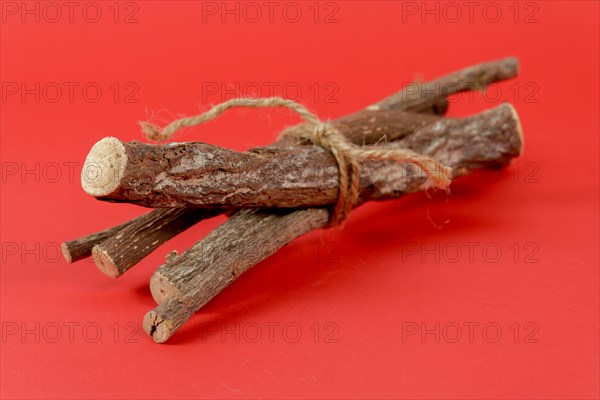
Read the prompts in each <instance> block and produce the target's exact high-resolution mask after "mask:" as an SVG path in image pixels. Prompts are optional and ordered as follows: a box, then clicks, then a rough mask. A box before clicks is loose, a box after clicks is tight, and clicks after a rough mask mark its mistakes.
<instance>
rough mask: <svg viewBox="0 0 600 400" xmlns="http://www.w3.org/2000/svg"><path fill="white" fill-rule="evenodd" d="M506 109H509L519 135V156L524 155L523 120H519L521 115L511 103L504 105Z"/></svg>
mask: <svg viewBox="0 0 600 400" xmlns="http://www.w3.org/2000/svg"><path fill="white" fill-rule="evenodd" d="M503 106H504V107H506V108H508V110H509V111H510V113H511V115H512V118H513V120H514V122H515V132H516V133H517V137H518V138H519V155H520V156H521V155H523V150H524V148H525V137H524V136H523V127H522V126H521V119H520V118H519V114H517V110H516V109H515V108H514V107H513V105H512V104H510V103H504V104H503Z"/></svg>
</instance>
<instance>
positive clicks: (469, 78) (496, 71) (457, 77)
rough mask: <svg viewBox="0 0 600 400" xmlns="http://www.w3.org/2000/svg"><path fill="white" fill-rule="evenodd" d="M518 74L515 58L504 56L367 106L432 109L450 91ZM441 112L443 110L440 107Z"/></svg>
mask: <svg viewBox="0 0 600 400" xmlns="http://www.w3.org/2000/svg"><path fill="white" fill-rule="evenodd" d="M518 73H519V60H518V59H517V58H516V57H508V58H504V59H501V60H496V61H490V62H486V63H482V64H478V65H474V66H472V67H469V68H465V69H463V70H460V71H457V72H453V73H451V74H448V75H445V76H442V77H440V78H437V79H434V80H432V81H429V82H424V83H418V82H415V83H413V84H411V85H408V86H407V87H406V88H404V89H403V90H402V91H400V92H398V93H397V94H395V95H392V96H390V97H388V98H386V99H384V100H382V101H380V102H378V103H375V104H374V105H373V106H371V107H369V108H368V109H389V108H390V107H392V108H394V109H401V110H405V111H414V112H423V111H425V110H431V109H432V108H433V109H434V110H435V109H436V104H437V105H438V106H437V107H439V105H440V104H443V103H441V102H442V101H443V100H445V99H446V97H447V96H448V95H450V94H453V93H458V92H463V91H467V90H478V89H483V88H485V87H486V86H488V85H489V84H491V83H494V82H499V81H503V80H506V79H510V78H513V77H515V76H517V75H518ZM444 111H445V110H444Z"/></svg>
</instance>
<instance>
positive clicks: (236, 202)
mask: <svg viewBox="0 0 600 400" xmlns="http://www.w3.org/2000/svg"><path fill="white" fill-rule="evenodd" d="M346 120H347V121H348V123H345V122H343V121H346ZM438 120H440V118H439V117H437V116H432V115H426V114H417V113H407V112H402V111H363V112H360V113H357V114H355V115H353V116H352V117H350V118H344V119H340V120H338V121H337V122H336V123H335V125H336V127H337V128H338V129H339V131H340V133H342V134H343V135H344V136H345V137H346V138H348V139H349V141H351V142H352V143H358V144H363V143H365V144H371V143H376V142H380V141H382V140H384V141H393V140H397V139H399V138H402V137H404V136H406V135H408V134H411V133H413V132H414V131H415V130H418V129H419V128H421V127H423V126H426V125H427V124H430V123H433V122H435V121H438ZM294 129H295V130H306V129H311V128H309V127H307V126H306V125H305V124H302V125H299V126H297V127H294ZM86 165H94V166H96V168H97V170H99V171H110V172H109V173H108V175H109V176H110V177H111V178H110V179H97V178H96V179H94V182H87V184H85V185H84V188H85V189H86V191H87V192H88V194H91V195H95V196H96V197H97V198H98V199H100V200H107V201H117V202H128V203H134V204H138V205H142V206H146V207H185V206H194V207H202V208H215V207H217V208H258V207H265V208H267V207H298V206H305V207H306V206H319V205H324V204H331V203H333V202H335V198H336V194H337V186H338V172H337V166H336V165H337V164H336V163H335V159H334V158H333V156H332V155H331V153H330V152H329V151H327V150H325V149H323V148H322V147H319V146H315V145H304V146H299V145H298V144H297V143H296V142H295V141H294V140H293V139H289V138H285V139H283V140H280V141H278V142H277V143H276V144H274V145H271V146H269V147H260V148H255V149H252V150H249V151H247V152H238V151H234V150H229V149H224V148H221V147H218V146H214V145H211V144H208V143H201V142H185V143H172V144H167V145H164V146H158V145H152V144H145V143H140V142H131V143H127V142H121V141H120V140H118V139H116V138H104V139H102V140H101V141H100V142H98V143H96V145H94V147H93V148H92V150H91V151H90V154H89V155H88V157H87V159H86ZM86 169H88V168H86V167H84V170H86ZM113 178H114V180H113ZM95 183H98V184H95ZM107 192H108V193H107Z"/></svg>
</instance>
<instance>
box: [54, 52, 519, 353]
mask: <svg viewBox="0 0 600 400" xmlns="http://www.w3.org/2000/svg"><path fill="white" fill-rule="evenodd" d="M518 68H519V64H518V60H517V59H515V58H506V59H502V60H497V61H492V62H488V63H483V64H479V65H476V66H472V67H469V68H466V69H464V70H461V71H458V72H455V73H452V74H449V75H447V76H444V77H441V78H438V79H436V80H433V81H430V82H425V83H418V84H414V85H410V86H408V87H406V88H405V89H404V90H402V91H400V92H398V93H396V94H394V95H392V96H390V97H388V98H386V99H384V100H382V101H380V102H378V103H376V104H373V105H371V106H368V107H366V108H365V109H363V110H361V111H358V112H356V113H354V114H350V115H348V116H344V117H342V118H339V119H336V120H333V121H330V122H329V123H328V126H332V127H334V129H335V132H336V135H341V136H343V138H344V140H345V141H346V142H347V143H349V144H351V145H352V146H353V147H352V148H360V149H361V151H363V152H365V153H366V154H371V153H369V152H378V153H377V154H380V153H382V152H383V153H385V154H387V153H390V152H391V153H394V154H397V153H400V154H417V155H419V157H425V158H426V159H431V160H434V162H435V163H436V164H437V165H443V167H444V168H445V171H446V172H448V173H449V174H450V178H451V179H456V178H458V177H460V176H463V175H466V174H469V173H470V172H471V171H473V170H474V169H478V168H498V167H502V166H506V165H507V164H508V163H510V160H511V159H512V158H514V157H517V156H519V155H520V154H521V152H522V147H523V137H522V132H521V127H520V123H519V119H518V116H517V114H516V111H515V110H514V108H513V107H512V106H511V105H510V104H508V103H503V104H501V105H499V106H496V107H494V108H491V109H489V110H485V111H483V112H481V113H479V114H475V115H473V116H469V117H465V118H445V117H443V115H444V114H445V112H446V110H447V108H448V96H449V95H451V94H453V93H457V92H462V91H468V90H478V89H482V88H484V87H486V86H487V85H489V84H492V83H494V82H498V81H502V80H505V79H509V78H512V77H515V76H516V75H517V73H518ZM188 121H189V120H188ZM312 128H313V126H312V125H311V124H310V123H308V122H307V123H303V124H300V125H297V126H296V127H293V129H294V131H295V132H296V133H298V132H300V133H302V132H303V131H311V130H312ZM152 134H153V135H155V136H156V135H157V134H158V135H160V134H161V132H160V131H153V132H152ZM299 137H302V135H298V134H296V135H285V134H284V135H282V136H281V137H280V138H279V140H277V141H276V142H274V143H273V144H272V145H270V146H268V147H260V148H254V149H251V150H248V151H245V152H237V151H232V150H228V149H224V148H220V147H217V146H213V145H210V144H207V143H200V142H184V143H170V144H162V145H159V144H147V143H140V142H129V143H126V142H122V141H120V140H118V139H116V138H105V139H102V140H101V141H99V142H98V143H96V144H95V145H94V146H93V148H92V149H91V151H90V153H89V154H88V156H87V159H86V162H85V165H84V168H83V171H84V172H83V173H82V186H83V188H84V190H85V191H86V192H87V193H88V194H90V195H92V196H94V197H95V198H97V199H98V200H103V201H110V202H128V203H134V204H138V205H141V206H145V207H151V208H154V209H153V210H152V211H150V212H148V213H147V214H144V215H141V216H139V217H137V218H135V219H133V220H131V221H127V222H125V223H123V224H121V225H118V226H115V227H112V228H109V229H106V230H104V231H100V232H97V233H93V234H90V235H87V236H84V237H81V238H78V239H76V240H73V241H69V242H65V243H63V244H62V251H63V255H64V257H65V259H66V260H67V261H68V262H75V261H78V260H81V259H84V258H86V257H89V256H91V257H92V258H93V260H94V263H95V264H96V265H97V266H98V268H99V269H100V271H102V272H103V273H104V274H106V275H108V276H110V277H119V276H121V275H122V274H124V273H125V272H126V271H127V270H129V269H130V268H131V267H132V266H134V265H135V264H137V263H139V262H140V261H141V260H142V259H143V258H144V257H146V256H147V255H148V254H150V253H151V252H152V251H154V250H155V249H156V248H158V247H159V246H160V245H162V244H163V243H165V242H166V241H168V240H169V239H171V238H173V237H174V236H176V235H178V234H180V233H182V232H183V231H185V230H186V229H187V228H189V227H191V226H193V225H194V224H196V223H198V222H200V221H202V220H204V219H207V218H211V217H214V216H217V215H221V214H224V213H227V214H228V216H229V218H228V220H227V221H226V222H225V223H223V224H222V225H220V226H218V227H217V228H216V229H215V230H213V231H212V232H211V233H209V234H208V235H207V236H206V237H205V238H204V239H202V240H200V241H199V242H197V243H196V244H195V245H194V246H193V247H191V248H190V249H189V250H187V251H185V252H183V253H182V254H180V255H177V254H176V253H175V252H172V253H170V254H169V255H167V257H166V262H165V263H164V264H163V265H161V266H160V267H158V269H157V270H156V271H155V272H154V274H153V275H152V277H151V279H150V290H151V293H152V296H153V298H154V299H155V300H156V302H157V303H158V306H157V307H156V308H155V309H153V310H151V311H149V312H148V313H147V314H146V315H145V317H144V319H143V328H144V330H145V331H146V332H147V333H148V335H150V336H151V337H152V339H153V340H154V341H155V342H158V343H163V342H165V341H167V340H168V339H169V338H170V337H171V336H172V335H173V334H174V333H175V332H176V331H177V329H179V328H180V327H181V326H182V325H183V324H184V323H185V322H186V321H187V320H188V319H189V318H190V317H191V316H192V315H193V314H194V313H195V312H196V311H198V310H199V309H200V308H202V307H203V306H204V305H205V304H206V303H208V302H209V301H210V300H211V299H212V298H214V297H215V296H216V295H217V294H218V293H219V292H221V291H222V290H223V289H224V288H225V287H227V286H228V285H229V284H231V283H232V282H234V281H235V280H236V279H237V278H238V277H239V276H240V275H241V274H243V273H244V272H245V271H247V270H248V269H250V268H252V267H253V266H255V265H256V264H258V263H259V262H260V261H262V260H264V259H265V258H267V257H269V256H270V255H272V254H273V253H275V252H276V251H277V250H278V249H280V248H281V247H283V246H285V245H286V244H288V243H290V242H291V241H293V240H294V239H296V238H298V237H299V236H301V235H303V234H305V233H307V232H310V231H312V230H315V229H319V228H325V227H328V226H330V225H331V222H332V218H331V217H332V214H333V213H334V208H337V207H338V206H340V201H339V200H340V191H341V189H342V182H341V179H342V177H341V175H340V173H341V172H343V171H342V165H341V164H340V162H341V161H340V160H339V158H338V157H336V154H335V151H332V149H331V148H326V147H324V146H322V145H319V144H316V143H314V142H311V141H302V140H298V138H299ZM333 150H335V149H333ZM358 166H359V167H360V168H359V169H357V170H352V171H351V173H350V174H351V175H352V176H353V179H354V180H353V182H354V186H353V187H352V188H353V189H354V191H355V194H356V196H355V200H354V201H353V202H352V203H351V204H350V208H352V207H356V206H358V205H360V204H362V203H364V202H366V201H371V200H387V199H395V198H398V197H400V196H402V195H404V194H408V193H413V192H417V191H421V190H426V189H427V188H428V187H431V186H432V183H431V179H430V178H432V175H431V173H428V171H427V170H426V169H425V168H424V167H423V165H420V164H419V162H418V160H417V161H415V160H414V159H413V160H412V161H411V160H407V161H406V162H397V160H394V159H386V158H385V157H373V158H372V157H364V158H360V159H359V162H358ZM90 171H93V173H90ZM358 171H359V172H358ZM434 186H435V185H434ZM341 206H342V207H344V205H343V204H342V205H341ZM346 206H347V205H346Z"/></svg>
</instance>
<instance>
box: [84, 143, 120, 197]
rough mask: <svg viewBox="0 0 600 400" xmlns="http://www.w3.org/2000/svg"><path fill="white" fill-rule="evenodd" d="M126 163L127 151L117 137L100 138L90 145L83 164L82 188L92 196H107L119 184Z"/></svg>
mask: <svg viewBox="0 0 600 400" xmlns="http://www.w3.org/2000/svg"><path fill="white" fill-rule="evenodd" d="M126 164H127V153H126V152H125V146H123V144H122V143H121V141H120V140H119V139H117V138H114V137H107V138H104V139H102V140H100V141H99V142H98V143H96V144H95V145H94V146H93V147H92V149H91V150H90V152H89V154H88V156H87V158H86V159H85V163H84V164H83V170H82V171H81V186H82V187H83V190H84V191H85V192H86V193H87V194H89V195H91V196H94V197H102V196H108V195H109V194H111V193H112V192H114V191H115V190H116V189H117V188H118V187H119V186H120V184H121V180H122V179H123V175H124V174H125V166H126Z"/></svg>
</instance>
